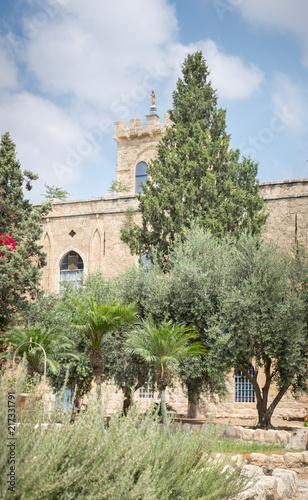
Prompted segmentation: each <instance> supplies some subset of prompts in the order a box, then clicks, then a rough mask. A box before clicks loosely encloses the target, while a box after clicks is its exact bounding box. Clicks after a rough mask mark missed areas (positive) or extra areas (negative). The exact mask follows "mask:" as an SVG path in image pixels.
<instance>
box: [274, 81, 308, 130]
mask: <svg viewBox="0 0 308 500" xmlns="http://www.w3.org/2000/svg"><path fill="white" fill-rule="evenodd" d="M274 86H275V90H274V92H273V94H272V110H273V113H274V115H275V116H278V117H279V118H280V119H281V121H282V123H283V125H284V126H285V128H286V129H287V130H289V131H292V132H295V133H301V132H303V131H304V130H305V128H306V127H307V113H308V99H307V92H306V90H305V89H304V88H303V86H302V85H300V84H298V83H297V82H294V81H292V80H291V79H290V78H289V77H288V76H287V75H285V74H283V73H280V72H277V73H276V74H275V80H274Z"/></svg>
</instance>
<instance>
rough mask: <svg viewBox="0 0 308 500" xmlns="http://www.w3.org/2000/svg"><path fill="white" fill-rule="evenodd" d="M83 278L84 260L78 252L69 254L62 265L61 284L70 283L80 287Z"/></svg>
mask: <svg viewBox="0 0 308 500" xmlns="http://www.w3.org/2000/svg"><path fill="white" fill-rule="evenodd" d="M82 276H83V260H82V258H81V257H80V255H79V254H78V253H77V252H69V253H68V254H66V255H65V257H63V259H62V261H61V264H60V282H63V281H70V282H72V283H75V284H76V285H79V284H80V283H81V282H82Z"/></svg>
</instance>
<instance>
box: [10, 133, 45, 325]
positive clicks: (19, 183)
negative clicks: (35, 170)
mask: <svg viewBox="0 0 308 500" xmlns="http://www.w3.org/2000/svg"><path fill="white" fill-rule="evenodd" d="M35 179H37V176H36V175H34V174H32V173H31V172H29V171H24V172H22V170H21V167H20V163H19V161H18V160H16V153H15V144H14V143H13V142H12V140H11V138H10V135H9V134H8V133H6V134H4V135H3V136H2V139H1V147H0V227H1V232H3V233H6V234H9V233H11V235H12V238H13V239H14V241H15V243H16V251H14V252H11V251H9V250H8V249H7V248H6V247H1V254H2V258H0V275H1V288H0V324H2V325H3V326H5V325H7V324H8V323H9V322H10V321H12V318H13V315H14V314H15V313H17V312H19V311H20V309H21V307H22V306H23V304H24V302H25V301H26V300H28V299H29V298H35V297H36V296H37V294H38V291H39V283H40V278H41V270H40V268H42V267H43V266H45V265H46V255H45V254H44V253H42V251H41V249H42V247H41V246H40V245H39V244H38V241H39V239H40V237H41V235H42V216H43V215H46V214H47V212H48V211H49V210H50V205H49V204H44V205H42V206H41V207H40V208H34V207H33V206H32V205H31V204H30V203H29V201H28V200H24V198H23V182H25V183H26V189H27V190H30V189H31V181H32V180H35Z"/></svg>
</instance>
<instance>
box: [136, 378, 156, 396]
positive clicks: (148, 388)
mask: <svg viewBox="0 0 308 500" xmlns="http://www.w3.org/2000/svg"><path fill="white" fill-rule="evenodd" d="M138 397H139V399H154V384H152V383H151V382H146V383H145V384H144V385H143V386H142V387H140V389H139V390H138Z"/></svg>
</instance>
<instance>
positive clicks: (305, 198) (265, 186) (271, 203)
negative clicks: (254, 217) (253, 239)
mask: <svg viewBox="0 0 308 500" xmlns="http://www.w3.org/2000/svg"><path fill="white" fill-rule="evenodd" d="M260 194H261V195H262V197H263V198H264V200H265V204H266V208H267V209H268V211H269V214H270V215H269V217H268V219H267V222H266V225H265V228H264V231H263V234H264V237H265V238H266V239H272V240H274V241H275V242H276V243H278V244H279V245H280V246H283V247H285V248H291V247H292V246H293V245H294V244H295V240H296V239H297V241H298V243H300V244H301V245H303V246H304V247H305V248H307V247H308V179H296V180H289V181H276V182H261V183H260Z"/></svg>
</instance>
